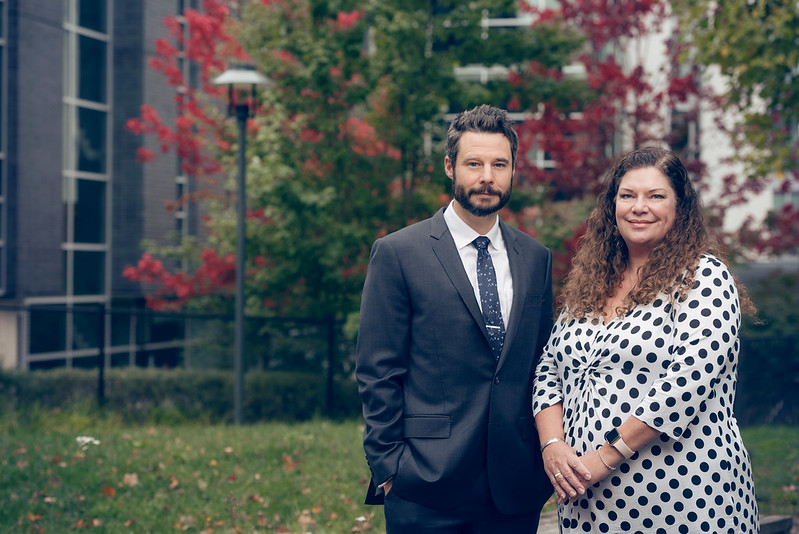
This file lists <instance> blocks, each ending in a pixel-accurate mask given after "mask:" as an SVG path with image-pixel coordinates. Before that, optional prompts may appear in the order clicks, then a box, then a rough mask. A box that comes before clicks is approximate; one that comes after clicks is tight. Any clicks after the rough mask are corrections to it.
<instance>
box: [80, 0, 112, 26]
mask: <svg viewBox="0 0 799 534" xmlns="http://www.w3.org/2000/svg"><path fill="white" fill-rule="evenodd" d="M106 4H107V0H78V25H79V26H83V27H84V28H89V29H91V30H95V31H98V32H102V33H106V18H107V17H106V9H107V7H106Z"/></svg>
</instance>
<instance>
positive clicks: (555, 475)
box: [553, 473, 563, 478]
mask: <svg viewBox="0 0 799 534" xmlns="http://www.w3.org/2000/svg"><path fill="white" fill-rule="evenodd" d="M553 476H554V477H555V478H558V477H562V476H563V474H562V473H555V474H554V475H553Z"/></svg>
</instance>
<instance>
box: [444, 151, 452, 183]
mask: <svg viewBox="0 0 799 534" xmlns="http://www.w3.org/2000/svg"><path fill="white" fill-rule="evenodd" d="M444 172H445V173H447V176H449V179H450V180H452V162H451V161H450V160H449V156H444Z"/></svg>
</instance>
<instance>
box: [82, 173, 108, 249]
mask: <svg viewBox="0 0 799 534" xmlns="http://www.w3.org/2000/svg"><path fill="white" fill-rule="evenodd" d="M105 188H106V183H105V182H98V181H95V180H77V188H76V189H77V198H76V199H75V242H76V243H104V242H105V224H104V222H105Z"/></svg>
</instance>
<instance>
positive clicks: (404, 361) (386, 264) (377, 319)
mask: <svg viewBox="0 0 799 534" xmlns="http://www.w3.org/2000/svg"><path fill="white" fill-rule="evenodd" d="M361 298H362V300H361V314H360V329H359V334H358V343H357V349H356V378H357V380H358V391H359V394H360V396H361V400H362V402H363V417H364V422H365V430H364V450H365V452H366V458H367V461H368V462H369V467H370V469H371V471H372V477H373V480H374V482H375V484H381V483H383V482H385V481H386V480H388V479H389V478H390V477H392V476H394V474H396V472H397V466H398V463H399V458H400V456H401V455H402V451H403V448H404V442H403V385H404V382H405V377H406V374H407V367H408V354H409V348H408V346H409V332H410V316H411V303H410V298H409V296H408V292H407V288H406V283H405V281H404V277H403V272H402V267H401V264H400V261H399V258H398V255H397V253H396V251H395V250H394V249H393V248H392V246H391V243H390V242H388V241H385V240H378V241H376V242H375V244H374V245H373V247H372V253H371V258H370V261H369V270H368V271H367V275H366V282H365V283H364V289H363V295H362V297H361Z"/></svg>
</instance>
